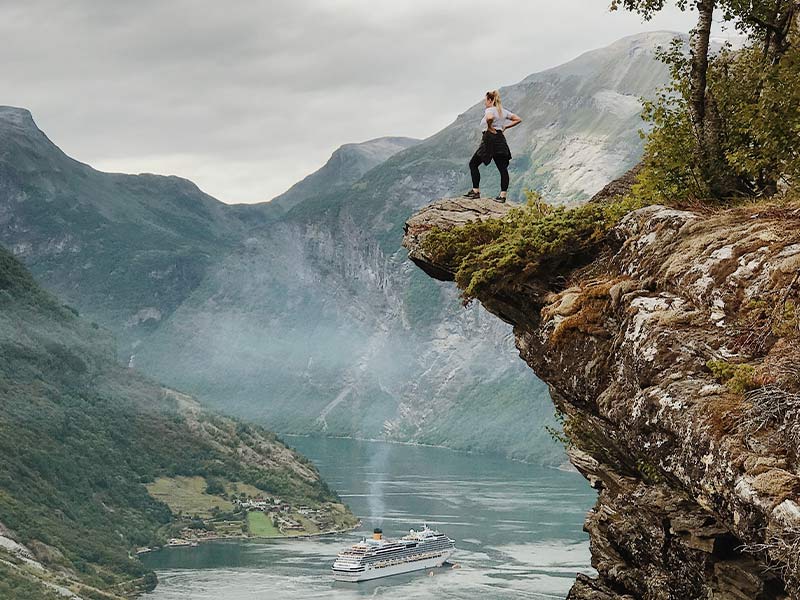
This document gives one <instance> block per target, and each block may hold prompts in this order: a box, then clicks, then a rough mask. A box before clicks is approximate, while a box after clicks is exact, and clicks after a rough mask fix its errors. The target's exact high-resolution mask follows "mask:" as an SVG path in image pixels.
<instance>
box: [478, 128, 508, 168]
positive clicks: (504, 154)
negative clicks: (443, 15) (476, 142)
mask: <svg viewBox="0 0 800 600" xmlns="http://www.w3.org/2000/svg"><path fill="white" fill-rule="evenodd" d="M475 156H477V157H478V158H480V159H481V162H483V164H484V165H488V164H489V163H490V162H492V159H493V158H500V159H505V160H506V161H509V160H511V150H509V148H508V142H506V136H504V135H503V132H502V131H498V132H497V133H489V130H488V129H487V130H486V131H484V132H483V137H482V138H481V145H480V146H478V149H477V150H476V151H475Z"/></svg>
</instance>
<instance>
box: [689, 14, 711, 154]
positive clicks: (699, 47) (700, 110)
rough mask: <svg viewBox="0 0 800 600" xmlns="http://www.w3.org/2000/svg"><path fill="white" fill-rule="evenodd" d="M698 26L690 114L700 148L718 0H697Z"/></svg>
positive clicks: (694, 33)
mask: <svg viewBox="0 0 800 600" xmlns="http://www.w3.org/2000/svg"><path fill="white" fill-rule="evenodd" d="M696 6H697V12H698V18H697V27H696V28H695V29H694V30H693V31H692V41H691V49H692V69H691V74H690V85H691V90H690V97H689V114H690V116H691V119H692V126H693V127H694V133H695V137H696V138H697V142H698V145H699V147H700V148H702V147H703V146H704V141H705V140H704V138H705V115H706V112H705V111H706V79H707V77H708V45H709V40H710V38H711V23H712V18H713V16H714V8H715V6H716V0H696Z"/></svg>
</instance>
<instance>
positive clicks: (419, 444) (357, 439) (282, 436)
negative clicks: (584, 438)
mask: <svg viewBox="0 0 800 600" xmlns="http://www.w3.org/2000/svg"><path fill="white" fill-rule="evenodd" d="M276 435H277V436H278V437H279V438H280V439H281V440H284V441H286V440H285V438H308V439H322V440H325V439H327V440H351V441H354V442H372V443H379V444H392V445H397V446H414V447H417V448H435V449H437V450H446V451H447V452H452V453H454V454H461V455H464V456H486V457H488V458H498V459H502V460H509V461H511V462H515V463H520V464H523V465H529V466H531V467H541V468H543V469H557V470H566V471H570V470H571V469H564V468H563V467H564V466H565V465H566V464H570V465H571V464H572V463H570V462H569V458H568V457H567V453H566V451H564V460H563V461H561V462H560V463H558V464H546V463H539V462H533V461H530V460H524V459H522V458H513V457H511V456H506V455H504V454H500V453H489V452H475V451H472V450H459V449H458V448H450V447H449V446H442V445H439V444H425V443H423V442H404V441H402V440H386V439H381V438H367V437H356V436H352V435H318V434H316V433H282V432H276ZM287 445H288V444H287ZM292 450H297V451H298V452H299V450H298V449H297V448H294V447H292Z"/></svg>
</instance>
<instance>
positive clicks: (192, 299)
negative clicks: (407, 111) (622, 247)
mask: <svg viewBox="0 0 800 600" xmlns="http://www.w3.org/2000/svg"><path fill="white" fill-rule="evenodd" d="M671 37H672V34H668V33H655V34H643V35H639V36H634V37H631V38H626V39H624V40H621V41H620V42H617V43H616V44H613V45H612V46H610V47H608V48H604V49H601V50H596V51H593V52H589V53H587V54H585V55H583V56H581V57H579V58H577V59H576V60H574V61H572V62H570V63H567V64H566V65H562V66H561V67H557V68H554V69H551V70H548V71H545V72H543V73H539V74H535V75H531V76H530V77H528V78H526V79H525V80H523V81H522V82H520V83H518V84H516V85H514V86H510V87H508V88H504V89H503V90H501V91H502V93H503V97H504V100H505V102H506V105H507V106H508V107H510V108H511V109H513V110H514V111H515V112H517V113H519V114H520V115H521V116H522V117H523V119H524V123H523V124H522V125H521V126H519V127H517V128H515V129H514V130H512V131H510V132H509V134H508V138H509V141H510V144H511V148H512V152H513V153H514V156H515V158H514V160H513V161H512V166H511V170H512V182H513V183H512V188H511V195H512V197H519V196H520V195H521V189H522V188H523V187H525V186H534V187H537V188H539V189H540V190H542V191H544V192H545V193H546V195H548V197H549V199H550V200H552V201H553V202H574V201H577V200H579V199H581V198H584V197H586V196H587V195H589V194H592V193H593V192H595V191H597V189H599V188H600V187H601V186H602V185H603V184H605V183H606V182H607V181H608V180H609V179H612V178H613V177H614V176H616V175H619V174H621V173H622V172H623V171H625V170H626V169H627V168H628V167H630V166H631V165H632V164H633V163H634V162H636V160H637V159H638V157H639V155H640V152H641V141H640V139H639V136H638V135H637V129H638V127H639V126H640V123H639V117H638V114H639V106H638V102H637V99H638V97H639V96H646V95H650V94H652V92H653V90H654V88H655V87H656V85H658V84H660V83H663V82H665V81H666V79H667V74H666V72H665V70H664V68H663V67H662V66H661V65H660V64H659V63H657V62H656V61H655V59H654V56H653V51H654V48H655V47H656V46H657V45H659V44H662V45H664V44H666V43H668V42H669V40H670V39H671ZM481 110H482V109H481V105H480V104H476V105H475V106H473V107H471V108H470V109H469V110H468V111H466V112H465V113H464V114H462V115H460V116H459V117H458V118H457V119H456V121H455V122H454V123H453V124H451V125H450V126H448V127H447V128H445V129H444V130H442V131H441V132H439V133H437V134H436V135H434V136H432V137H430V138H428V139H427V140H425V141H423V142H421V143H419V144H415V145H413V146H411V147H408V148H406V149H404V150H401V151H399V152H397V153H396V154H393V155H392V156H391V157H390V158H388V159H387V160H385V162H383V163H381V164H380V165H378V166H377V167H375V168H373V169H371V170H369V171H368V172H366V173H365V174H364V175H363V177H361V178H360V179H359V180H358V181H355V182H354V183H352V184H350V185H344V186H340V185H339V186H335V185H334V184H333V183H330V184H328V183H327V182H331V181H332V180H331V179H330V176H331V175H332V173H333V174H337V176H343V177H345V178H350V177H354V176H356V174H357V173H358V171H359V169H361V168H365V166H364V163H361V164H362V166H361V167H359V168H357V169H355V171H353V170H347V169H345V170H344V171H342V169H334V168H333V166H334V165H331V169H330V171H332V173H331V172H328V170H324V173H322V174H320V176H319V178H312V181H311V182H309V183H308V184H307V186H306V188H305V191H304V190H303V189H302V188H301V189H300V190H299V191H298V190H295V192H296V195H294V196H291V195H290V197H289V199H288V200H285V201H284V205H285V206H288V205H290V204H294V206H293V207H292V208H290V209H289V210H288V212H285V211H284V208H283V207H281V206H280V203H279V204H274V205H273V204H272V203H269V204H265V205H259V206H232V207H225V206H223V205H220V204H219V203H215V201H213V199H209V198H208V197H207V196H205V195H203V194H202V193H200V192H199V191H197V190H196V188H191V189H190V184H188V183H186V182H183V181H182V180H176V179H175V178H159V177H154V176H117V175H109V174H103V173H98V172H96V171H93V170H91V169H90V168H89V167H87V166H85V165H80V163H75V162H74V161H70V159H68V158H66V157H65V156H63V154H62V153H60V151H57V149H55V150H54V148H55V147H54V146H53V147H48V146H47V144H49V141H47V140H46V138H45V137H44V135H43V134H41V132H38V130H36V131H33V132H31V131H30V127H29V125H30V123H28V124H27V125H26V126H23V125H24V124H23V125H19V124H18V126H17V125H14V126H12V125H13V123H12V125H9V124H8V123H6V124H5V125H2V127H3V128H4V129H3V131H2V132H3V133H4V132H5V131H9V132H10V134H8V135H5V134H4V135H3V136H0V140H2V141H0V143H2V144H3V145H2V147H1V148H0V224H3V225H5V226H4V227H0V241H1V242H4V243H6V244H7V245H9V246H10V247H12V249H13V250H14V252H15V253H16V254H17V255H19V256H20V257H21V258H22V259H24V260H25V261H26V262H27V263H28V264H29V265H30V267H31V269H32V270H33V271H34V273H35V274H36V276H37V277H38V278H39V279H40V281H42V282H43V283H44V284H45V285H46V286H47V287H48V288H49V289H52V290H55V291H57V292H58V293H60V294H63V295H64V297H65V298H67V299H69V300H70V302H72V303H74V304H75V305H76V306H78V307H79V308H80V309H81V311H82V312H84V313H86V314H87V315H89V316H90V317H91V318H93V319H95V320H97V321H99V322H100V323H101V324H104V325H108V326H110V327H112V328H113V329H114V331H115V333H116V335H117V336H118V338H119V339H120V342H121V351H122V353H123V355H124V356H125V358H126V359H127V358H128V357H131V361H132V364H133V365H135V366H136V367H137V368H140V369H142V370H144V371H145V372H147V373H150V374H153V375H155V376H156V377H157V378H159V380H162V381H164V382H166V383H169V384H171V385H174V386H178V387H180V388H181V389H184V390H187V391H190V392H192V393H195V394H198V395H200V396H201V397H202V398H203V399H204V400H208V401H210V402H212V403H214V405H215V406H217V407H220V408H222V409H223V410H226V411H232V412H234V413H235V414H238V415H243V416H248V417H255V418H259V419H262V420H263V421H264V422H265V423H267V424H269V425H270V426H271V427H276V428H278V429H280V430H283V431H293V432H307V431H322V432H327V433H335V434H343V435H359V436H366V437H388V438H390V439H398V440H406V441H409V440H410V441H418V442H425V443H433V444H445V445H448V446H451V447H456V448H462V449H476V450H486V451H498V450H499V451H502V452H506V453H509V454H511V455H513V456H517V457H524V458H532V459H545V460H558V457H559V451H558V450H557V449H556V447H555V446H554V445H553V444H552V443H551V442H550V440H549V438H548V436H547V434H546V433H545V432H544V431H543V429H542V428H541V427H539V426H534V427H531V426H529V423H531V422H537V423H542V422H548V419H549V413H550V409H549V408H548V403H547V393H546V389H545V387H544V386H543V385H541V384H540V383H537V382H536V380H535V378H534V377H533V375H532V374H531V373H530V372H529V371H528V370H527V369H524V367H522V366H520V365H519V364H517V362H515V361H513V360H510V356H511V354H512V353H513V344H512V337H511V335H510V331H509V330H508V328H507V327H505V326H503V325H502V324H500V323H497V322H496V321H494V320H492V319H487V318H486V317H485V316H484V315H483V314H482V313H481V312H480V311H479V310H478V309H477V307H475V308H473V309H472V310H471V311H466V312H465V311H462V310H461V309H460V307H459V302H458V299H457V298H456V295H455V294H454V292H453V291H452V290H450V289H449V288H447V287H441V286H439V285H437V284H435V283H433V282H431V281H430V280H428V279H427V278H425V277H424V276H422V275H421V274H419V273H417V272H416V271H415V270H413V269H411V268H410V267H409V265H408V264H407V263H406V261H405V260H404V253H402V252H400V251H399V240H400V238H401V236H402V226H403V223H404V221H405V219H406V218H407V217H408V215H409V214H410V213H411V212H412V211H413V210H415V209H416V208H418V207H419V206H421V205H423V204H424V203H426V202H428V201H429V199H430V197H431V195H434V196H435V195H445V194H449V193H452V192H454V191H461V190H462V189H465V188H466V187H467V185H468V175H467V169H466V162H467V161H468V159H469V157H470V155H471V154H472V152H473V151H474V149H475V146H476V145H477V142H478V136H479V132H478V127H477V123H478V122H479V120H480V114H481ZM3 114H7V113H3V112H0V123H2V122H3V120H4V119H3V118H2V117H3ZM23 116H24V117H25V118H22V117H18V118H17V120H18V121H20V122H23V121H24V122H25V123H27V119H28V118H29V115H23ZM13 120H14V119H13V118H12V119H9V118H6V119H5V121H13ZM37 132H38V133H37ZM12 134H13V135H12ZM26 136H27V137H26ZM28 137H29V138H30V139H31V140H33V141H30V140H29V139H27V138H28ZM28 146H35V148H36V151H35V152H33V151H29V150H27V148H28ZM367 147H369V144H368V145H367ZM362 150H363V148H362ZM344 154H347V153H344ZM378 154H380V153H378ZM386 154H388V151H387V152H385V153H383V154H381V156H384V155H386ZM20 156H21V157H22V158H20ZM37 157H39V158H37ZM600 157H602V159H601V158H600ZM38 160H41V162H42V164H43V165H44V167H43V168H42V169H38V168H37V167H36V165H37V164H38V162H37V161H38ZM51 165H55V166H51ZM493 169H494V168H493V167H492V166H490V167H489V168H488V169H487V170H486V172H487V173H488V175H487V177H486V180H487V184H486V187H487V188H488V189H490V190H491V189H493V188H492V185H496V174H494V173H493ZM343 173H344V174H343ZM320 181H321V182H323V183H325V185H324V188H325V190H326V191H325V192H324V193H320V194H317V195H313V196H310V197H305V198H303V199H302V200H300V201H299V202H298V201H297V199H298V198H299V197H300V196H301V195H303V194H305V193H307V192H309V191H314V190H317V189H319V188H318V187H317V186H318V185H319V184H320ZM81 182H84V183H85V186H86V190H85V191H82V190H83V188H82V186H83V185H84V183H81ZM312 184H313V185H312ZM178 192H180V193H178ZM301 192H302V194H301ZM293 193H294V192H293ZM162 195H163V199H162ZM109 198H110V199H109ZM106 202H108V203H109V207H106V206H105V204H106ZM130 211H134V212H130ZM284 212H285V214H284ZM162 213H165V214H162ZM37 215H42V219H41V222H40V219H38V218H37ZM443 381H450V382H453V383H452V384H449V385H443V384H442V382H443ZM531 390H533V392H531ZM511 408H513V409H514V410H510V409H511ZM520 411H523V412H524V413H525V414H527V415H528V416H529V419H528V420H527V421H522V420H517V419H514V418H512V417H510V416H509V417H506V416H505V415H511V414H519V413H520ZM498 415H503V416H502V417H499V416H498Z"/></svg>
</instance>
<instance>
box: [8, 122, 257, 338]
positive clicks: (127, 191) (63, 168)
mask: <svg viewBox="0 0 800 600" xmlns="http://www.w3.org/2000/svg"><path fill="white" fill-rule="evenodd" d="M266 218H267V216H266V214H264V211H262V210H259V209H254V210H249V211H248V212H247V215H246V217H243V216H242V215H241V214H240V212H239V210H238V209H237V208H236V207H230V206H227V205H225V204H223V203H222V202H219V201H218V200H215V199H214V198H212V197H211V196H208V195H207V194H204V193H203V192H201V191H200V190H199V189H198V188H197V186H196V185H194V184H193V183H192V182H190V181H187V180H185V179H181V178H179V177H164V176H160V175H148V174H143V175H124V174H115V173H101V172H99V171H96V170H94V169H92V168H91V167H89V166H88V165H85V164H83V163H80V162H78V161H76V160H73V159H72V158H70V157H69V156H67V155H66V154H64V153H63V152H62V151H61V150H60V149H59V148H58V147H57V146H56V145H55V144H53V143H52V142H51V141H50V140H49V139H48V138H47V136H46V135H45V134H44V133H43V132H42V131H41V130H39V128H38V127H36V125H35V123H34V121H33V118H32V116H31V114H30V112H28V111H27V110H24V109H19V108H13V107H0V243H2V244H3V245H5V246H6V247H7V248H9V249H10V250H11V251H12V252H13V253H14V255H16V256H17V257H19V258H20V259H22V260H23V261H24V262H25V263H26V265H27V266H28V267H29V268H30V269H31V271H32V272H33V273H34V275H35V276H36V277H37V279H38V280H39V281H41V282H42V283H43V284H44V285H45V286H46V287H47V288H48V289H49V290H50V291H51V292H53V293H55V294H56V295H57V296H58V297H59V298H62V299H63V300H65V301H66V302H68V303H70V304H72V305H74V306H78V307H81V309H85V310H86V312H88V313H90V314H91V316H92V318H93V319H94V320H96V321H97V322H99V323H102V324H104V325H109V326H111V327H112V328H113V329H114V331H115V333H116V334H117V335H118V336H119V337H120V343H121V345H122V346H123V347H127V345H129V344H131V343H135V340H136V339H138V336H141V335H146V333H147V332H148V331H149V330H150V329H152V328H153V327H156V326H157V324H158V323H159V322H160V321H161V320H162V319H163V318H165V317H166V316H167V315H169V314H170V312H172V311H173V310H174V309H175V308H176V307H177V306H179V305H180V304H181V302H183V300H184V299H185V298H186V296H187V295H188V294H189V293H190V292H191V290H192V289H194V288H195V287H196V286H197V285H198V284H199V282H200V281H202V279H203V277H204V276H205V272H206V269H207V268H208V266H209V265H210V264H211V263H212V262H213V260H214V257H216V256H217V255H219V254H220V253H225V252H227V251H228V250H229V249H230V248H231V247H232V246H233V245H234V244H235V243H236V240H238V239H240V237H241V235H242V234H241V232H242V231H244V230H245V228H246V226H248V225H249V224H251V223H254V222H258V221H259V219H260V220H262V221H263V220H264V219H266Z"/></svg>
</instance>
